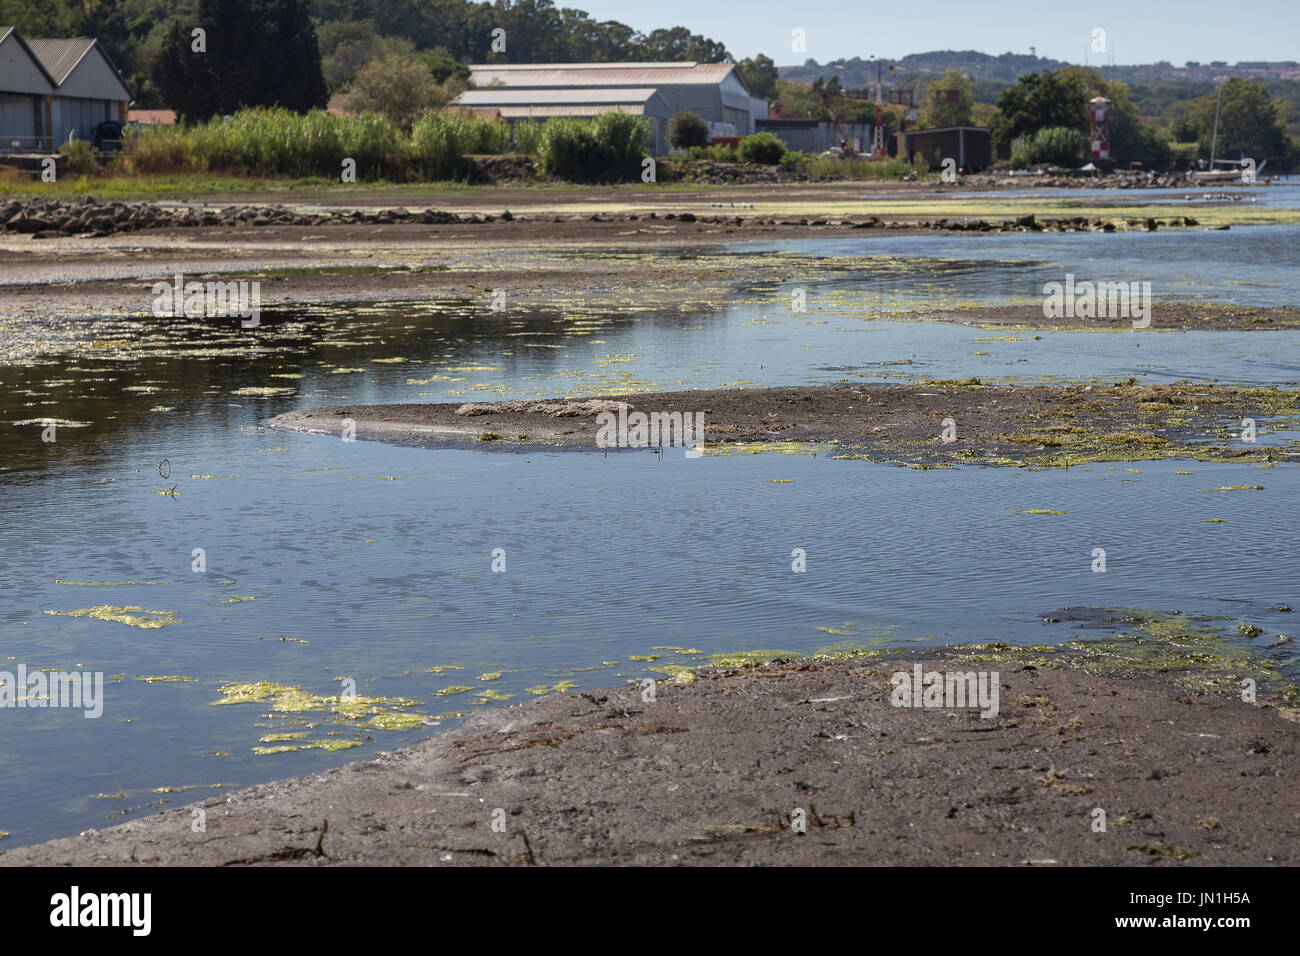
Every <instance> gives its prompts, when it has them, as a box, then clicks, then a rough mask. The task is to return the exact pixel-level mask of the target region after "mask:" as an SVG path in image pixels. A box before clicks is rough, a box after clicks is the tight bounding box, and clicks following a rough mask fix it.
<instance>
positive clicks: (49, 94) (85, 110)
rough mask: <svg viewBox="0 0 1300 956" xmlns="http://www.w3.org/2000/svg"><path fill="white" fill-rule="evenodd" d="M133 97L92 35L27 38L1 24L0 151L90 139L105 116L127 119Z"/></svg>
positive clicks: (52, 146) (39, 148)
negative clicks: (72, 139)
mask: <svg viewBox="0 0 1300 956" xmlns="http://www.w3.org/2000/svg"><path fill="white" fill-rule="evenodd" d="M131 99H132V93H131V89H130V87H128V86H127V85H126V81H125V80H123V79H122V75H121V73H119V72H118V70H117V67H115V66H114V65H113V63H112V61H111V60H109V58H108V55H107V54H105V53H104V51H103V50H102V49H101V48H100V46H99V42H98V41H97V40H95V39H94V38H93V37H67V38H61V39H25V38H23V37H22V36H20V35H19V34H18V31H17V30H15V29H14V28H13V27H4V26H0V152H6V153H39V152H50V151H52V150H55V149H57V148H58V147H59V146H60V145H61V144H63V143H64V142H66V141H67V140H68V139H69V138H70V137H73V136H75V137H76V138H77V139H86V140H89V139H91V138H92V134H93V133H94V129H95V127H96V126H98V125H99V124H100V123H102V122H103V121H104V120H123V121H124V120H125V119H126V111H127V105H128V104H129V103H130V101H131Z"/></svg>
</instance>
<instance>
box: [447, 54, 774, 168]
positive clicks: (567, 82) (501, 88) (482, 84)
mask: <svg viewBox="0 0 1300 956" xmlns="http://www.w3.org/2000/svg"><path fill="white" fill-rule="evenodd" d="M470 81H471V82H472V83H473V84H474V86H475V89H473V90H471V91H470V92H468V93H465V94H462V96H461V97H460V98H459V99H458V100H457V101H456V103H457V105H466V106H468V105H471V101H470V100H467V99H466V97H470V98H472V105H474V106H491V107H496V106H498V105H503V106H513V105H514V104H512V103H509V102H507V101H506V100H504V99H502V100H498V99H492V98H491V97H481V96H479V95H478V94H485V93H486V94H493V95H495V96H498V97H499V96H501V95H502V94H504V93H506V92H507V91H508V92H509V93H511V94H517V93H519V92H521V91H525V90H536V91H541V90H553V91H565V92H568V93H571V94H573V98H572V99H571V100H569V101H568V102H565V103H559V102H556V103H553V104H552V106H553V107H554V108H555V109H556V110H557V112H553V113H552V114H551V115H555V116H559V115H566V116H584V115H591V114H592V112H593V111H594V112H601V111H602V110H603V109H608V108H611V107H612V106H615V105H620V104H610V103H607V102H602V101H601V97H606V98H607V97H608V96H609V95H610V93H612V92H614V91H621V93H623V94H628V93H632V92H638V93H640V92H644V91H647V90H648V91H652V92H654V93H657V94H658V96H659V98H660V100H661V101H662V103H663V105H664V108H665V109H666V111H667V114H668V117H669V118H671V116H672V114H673V113H676V112H677V111H679V110H687V111H689V112H692V113H698V114H699V115H700V116H701V117H702V118H703V119H704V121H705V122H706V123H708V124H709V132H710V135H712V136H713V137H715V138H717V137H726V136H748V135H750V134H751V133H753V132H754V126H755V121H756V120H757V119H765V118H766V117H767V103H766V102H765V101H763V100H760V99H758V98H756V97H753V96H750V95H749V87H747V86H746V85H745V81H744V79H743V78H742V77H741V75H740V71H739V70H738V69H736V65H735V64H734V63H695V62H692V61H687V62H683V63H546V64H539V63H528V64H507V63H480V64H476V65H471V66H470ZM621 105H626V104H621ZM561 107H566V108H568V109H569V110H571V112H559V111H558V110H560V108H561ZM654 108H655V109H658V106H657V105H654ZM503 115H504V113H503ZM647 115H649V114H647ZM656 151H658V150H656Z"/></svg>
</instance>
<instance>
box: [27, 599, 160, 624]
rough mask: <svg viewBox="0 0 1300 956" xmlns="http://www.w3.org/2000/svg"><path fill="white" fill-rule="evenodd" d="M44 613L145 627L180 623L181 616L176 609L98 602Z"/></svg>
mask: <svg viewBox="0 0 1300 956" xmlns="http://www.w3.org/2000/svg"><path fill="white" fill-rule="evenodd" d="M44 613H46V614H52V615H54V616H56V617H88V618H91V619H92V620H95V621H113V622H115V623H117V624H126V625H129V626H130V627H140V628H145V629H154V628H159V627H166V626H167V625H168V624H179V623H180V618H178V617H177V616H176V612H175V611H150V610H146V609H145V608H142V607H135V606H134V605H125V606H118V605H113V604H96V605H95V606H94V607H83V608H78V609H77V610H75V611H45V612H44Z"/></svg>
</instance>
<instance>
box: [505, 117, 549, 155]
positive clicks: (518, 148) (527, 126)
mask: <svg viewBox="0 0 1300 956" xmlns="http://www.w3.org/2000/svg"><path fill="white" fill-rule="evenodd" d="M512 132H513V133H514V140H515V152H516V153H525V154H527V155H529V156H536V155H537V147H538V145H539V144H540V143H541V140H542V124H541V123H539V122H537V120H520V121H519V122H518V123H515V125H514V129H513V130H512Z"/></svg>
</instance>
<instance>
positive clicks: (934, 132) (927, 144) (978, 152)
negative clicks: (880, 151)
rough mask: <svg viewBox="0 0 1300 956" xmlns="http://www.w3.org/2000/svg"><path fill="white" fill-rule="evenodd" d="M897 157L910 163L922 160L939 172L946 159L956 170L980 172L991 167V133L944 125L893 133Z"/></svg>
mask: <svg viewBox="0 0 1300 956" xmlns="http://www.w3.org/2000/svg"><path fill="white" fill-rule="evenodd" d="M895 138H896V141H897V143H898V155H899V156H901V157H903V158H904V159H906V160H908V161H909V162H911V161H914V160H916V159H924V160H925V161H926V162H927V163H929V164H930V168H931V169H938V168H939V167H940V166H942V165H943V161H944V160H945V159H953V160H956V162H957V168H958V169H964V170H966V171H967V172H972V173H973V172H979V171H980V170H981V169H984V168H986V167H988V166H991V165H992V164H993V134H992V132H991V131H990V130H989V129H988V128H987V127H984V126H943V127H938V128H936V129H914V130H909V131H907V132H905V133H896V134H895Z"/></svg>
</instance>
